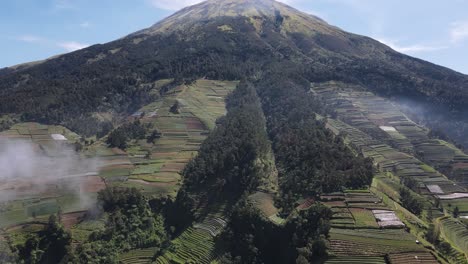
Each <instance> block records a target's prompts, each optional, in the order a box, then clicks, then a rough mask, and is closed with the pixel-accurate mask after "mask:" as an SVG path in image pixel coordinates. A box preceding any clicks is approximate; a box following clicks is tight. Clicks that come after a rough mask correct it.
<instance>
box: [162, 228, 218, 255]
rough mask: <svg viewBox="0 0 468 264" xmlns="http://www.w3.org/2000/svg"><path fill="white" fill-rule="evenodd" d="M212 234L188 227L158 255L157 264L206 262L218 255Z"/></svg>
mask: <svg viewBox="0 0 468 264" xmlns="http://www.w3.org/2000/svg"><path fill="white" fill-rule="evenodd" d="M213 251H214V240H213V237H212V236H211V234H210V233H209V232H207V231H205V230H202V229H196V228H188V229H187V230H185V231H184V232H183V233H182V234H181V235H180V236H179V237H178V238H176V239H174V240H173V241H172V242H171V245H170V247H169V249H167V250H166V252H164V253H163V255H162V256H160V257H158V258H157V259H156V261H155V263H157V264H169V263H180V264H183V263H206V264H209V263H210V262H211V261H212V260H213V259H214V258H215V257H216V256H215V254H214V252H213Z"/></svg>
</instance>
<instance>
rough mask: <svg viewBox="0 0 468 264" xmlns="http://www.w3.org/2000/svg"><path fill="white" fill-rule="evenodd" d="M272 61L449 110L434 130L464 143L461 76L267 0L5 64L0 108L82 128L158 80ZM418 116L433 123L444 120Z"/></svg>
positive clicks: (220, 4) (248, 68)
mask: <svg viewBox="0 0 468 264" xmlns="http://www.w3.org/2000/svg"><path fill="white" fill-rule="evenodd" d="M275 63H276V64H281V63H295V64H301V65H303V69H304V71H306V72H305V75H306V77H307V78H308V79H309V80H311V81H317V80H320V81H327V80H340V81H344V82H351V83H355V84H362V85H363V86H365V87H367V88H368V89H370V90H372V91H374V92H376V93H378V94H380V95H383V96H385V97H391V98H393V97H398V98H400V97H401V98H402V99H408V100H410V101H411V102H414V103H418V104H422V105H423V106H424V105H429V106H430V108H434V107H437V108H438V109H437V111H430V110H425V113H426V112H427V114H426V115H424V117H427V116H429V117H430V116H431V113H432V112H435V113H440V112H441V111H443V112H444V113H447V115H448V116H450V120H452V119H454V120H455V121H457V123H458V124H459V125H458V126H461V128H460V127H458V128H455V129H454V126H453V123H454V122H455V121H454V122H450V123H452V124H445V126H444V125H440V126H439V127H437V128H438V130H442V131H445V132H446V133H448V134H450V135H451V136H453V137H454V138H456V139H457V140H460V142H461V143H466V142H465V141H464V140H465V139H464V138H463V137H462V136H461V134H456V133H455V132H454V131H461V130H464V129H465V127H466V122H465V121H464V120H463V122H461V123H460V122H458V121H461V120H460V119H463V116H464V115H463V114H464V113H465V111H466V105H467V104H466V94H467V93H466V89H467V88H466V87H467V80H468V77H467V76H465V75H462V74H459V73H456V72H454V71H451V70H449V69H446V68H443V67H439V66H436V65H433V64H431V63H428V62H424V61H422V60H419V59H415V58H411V57H409V56H406V55H402V54H400V53H397V52H395V51H393V50H391V49H390V48H389V47H387V46H385V45H383V44H381V43H379V42H377V41H375V40H372V39H370V38H367V37H363V36H359V35H355V34H351V33H348V32H345V31H343V30H341V29H339V28H336V27H334V26H331V25H328V24H327V23H326V22H324V21H323V20H321V19H319V18H317V17H314V16H311V15H308V14H305V13H302V12H300V11H298V10H295V9H293V8H291V7H288V6H287V5H284V4H281V3H278V2H275V1H269V0H265V1H261V0H258V1H254V0H248V1H247V0H246V1H227V0H222V1H207V2H203V3H201V4H198V5H195V6H192V7H187V8H185V9H183V10H181V11H179V12H177V13H175V14H174V15H172V16H170V17H168V18H166V19H164V20H162V21H161V22H159V23H157V24H155V25H154V26H152V27H150V28H148V29H145V30H142V31H140V32H137V33H134V34H131V35H129V36H127V37H124V38H122V39H119V40H116V41H114V42H111V43H107V44H103V45H94V46H92V47H89V48H87V49H83V50H79V51H76V52H73V53H69V54H65V55H61V56H59V57H57V58H53V59H49V60H47V61H44V62H42V63H40V64H31V65H28V64H26V65H23V66H18V67H14V68H6V69H3V70H1V71H0V98H1V99H0V100H1V101H0V112H1V113H3V114H15V115H17V117H18V118H21V120H35V121H41V122H46V123H63V124H66V125H67V126H69V127H72V128H76V129H78V130H82V131H83V132H84V129H83V128H82V126H83V124H86V123H93V124H94V123H96V124H98V123H99V122H97V121H96V120H94V119H92V118H91V117H90V116H92V113H96V112H112V113H115V114H120V113H125V112H127V113H128V112H131V111H133V110H134V109H136V108H138V106H139V105H142V104H143V103H145V102H148V101H150V100H151V99H150V98H149V97H150V96H149V92H148V90H149V87H150V86H151V85H152V83H154V81H156V80H158V79H161V78H172V77H178V78H179V79H181V78H182V79H183V78H185V79H189V78H197V77H207V78H215V79H240V78H243V77H252V76H254V77H258V76H261V75H262V74H263V72H262V69H265V67H266V66H267V65H272V64H275ZM30 106H34V107H33V108H31V107H30ZM422 108H424V107H422ZM424 109H425V108H424ZM424 119H425V122H427V123H430V124H431V123H432V124H434V125H437V124H438V122H436V121H441V120H446V119H447V118H438V119H437V120H436V121H433V120H431V118H424ZM426 119H427V120H426ZM83 120H86V122H84V121H83ZM432 121H433V122H432ZM78 123H79V124H81V125H77V124H78ZM93 127H95V128H99V127H100V126H99V125H96V126H93ZM444 127H446V128H447V129H444ZM91 130H95V129H91ZM91 130H90V131H87V132H86V133H88V134H89V133H95V132H96V131H91Z"/></svg>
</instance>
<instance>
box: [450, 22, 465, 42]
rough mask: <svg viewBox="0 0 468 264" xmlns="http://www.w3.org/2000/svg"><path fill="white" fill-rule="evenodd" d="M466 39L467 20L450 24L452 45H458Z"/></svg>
mask: <svg viewBox="0 0 468 264" xmlns="http://www.w3.org/2000/svg"><path fill="white" fill-rule="evenodd" d="M465 39H468V20H467V21H458V22H454V23H452V27H451V29H450V40H451V41H452V43H458V42H461V41H463V40H465Z"/></svg>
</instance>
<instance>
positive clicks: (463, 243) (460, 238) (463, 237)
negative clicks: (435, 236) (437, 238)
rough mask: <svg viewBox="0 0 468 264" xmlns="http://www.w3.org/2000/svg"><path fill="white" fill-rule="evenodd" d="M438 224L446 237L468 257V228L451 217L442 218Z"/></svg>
mask: <svg viewBox="0 0 468 264" xmlns="http://www.w3.org/2000/svg"><path fill="white" fill-rule="evenodd" d="M438 223H439V226H440V229H441V232H442V234H443V235H444V237H445V238H446V239H447V240H448V241H450V243H451V244H453V245H455V246H456V247H457V248H458V249H459V250H461V251H462V252H464V253H465V254H466V256H468V227H467V226H466V225H465V224H464V223H463V222H461V221H459V220H457V219H453V218H451V217H444V218H441V219H439V220H438Z"/></svg>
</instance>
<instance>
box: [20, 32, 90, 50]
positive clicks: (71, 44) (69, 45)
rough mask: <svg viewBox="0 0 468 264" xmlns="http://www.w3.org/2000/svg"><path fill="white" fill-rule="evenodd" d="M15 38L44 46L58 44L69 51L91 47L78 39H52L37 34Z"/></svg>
mask: <svg viewBox="0 0 468 264" xmlns="http://www.w3.org/2000/svg"><path fill="white" fill-rule="evenodd" d="M14 39H16V40H18V41H21V42H26V43H32V44H37V45H42V46H56V47H60V48H61V49H63V50H65V51H67V52H72V51H75V50H80V49H84V48H86V47H89V44H86V43H81V42H77V41H54V40H50V39H47V38H43V37H39V36H35V35H21V36H17V37H15V38H14Z"/></svg>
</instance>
